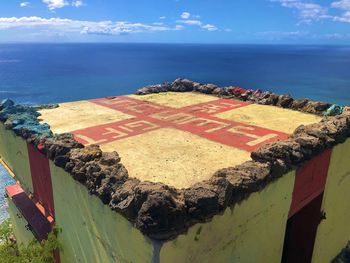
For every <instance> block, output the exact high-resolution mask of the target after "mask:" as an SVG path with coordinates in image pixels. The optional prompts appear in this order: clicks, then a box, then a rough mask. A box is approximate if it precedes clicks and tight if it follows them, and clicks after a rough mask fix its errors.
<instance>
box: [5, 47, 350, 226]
mask: <svg viewBox="0 0 350 263" xmlns="http://www.w3.org/2000/svg"><path fill="white" fill-rule="evenodd" d="M179 77H181V78H188V79H191V80H195V81H198V82H203V83H215V84H218V85H221V86H226V85H238V86H241V87H244V88H251V89H257V88H260V89H262V90H271V91H274V92H277V93H283V94H284V93H289V94H291V95H292V96H294V97H296V98H304V97H308V98H312V99H314V100H324V101H328V102H332V103H337V104H342V105H345V104H349V105H350V92H349V91H350V46H288V45H281V46H278V45H200V44H0V100H2V99H4V98H11V99H13V100H15V101H16V102H19V103H29V104H40V103H58V102H64V101H75V100H83V99H91V98H96V97H104V96H110V95H123V94H130V93H133V92H134V91H135V90H136V89H137V88H140V87H143V86H145V85H148V84H157V83H161V82H165V81H172V80H174V79H176V78H179ZM12 182H13V181H12V179H11V178H10V177H9V176H8V175H7V174H6V172H5V171H4V170H3V169H0V221H1V220H3V218H5V217H6V216H7V214H6V209H5V208H6V204H5V202H4V199H3V187H4V185H7V184H9V183H12Z"/></svg>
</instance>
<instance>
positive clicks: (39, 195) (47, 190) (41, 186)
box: [27, 143, 61, 263]
mask: <svg viewBox="0 0 350 263" xmlns="http://www.w3.org/2000/svg"><path fill="white" fill-rule="evenodd" d="M27 149H28V156H29V164H30V173H31V178H32V185H33V192H34V193H33V195H34V199H35V201H36V202H38V203H40V205H41V207H42V208H44V209H40V210H39V209H38V210H39V211H40V214H41V215H42V213H43V214H44V215H45V216H46V220H47V221H48V222H49V224H50V231H51V230H52V227H53V226H54V224H55V222H54V219H55V206H54V199H53V188H52V180H51V171H50V164H49V159H48V158H47V157H46V156H45V155H43V154H42V153H41V152H39V151H38V150H37V149H36V148H35V147H34V146H32V145H31V144H30V143H27ZM51 217H52V218H51ZM47 218H50V220H48V219H47ZM52 219H53V220H52ZM50 231H49V232H50ZM44 239H47V235H46V238H44ZM53 257H54V261H55V263H60V262H61V260H60V253H59V250H54V251H53Z"/></svg>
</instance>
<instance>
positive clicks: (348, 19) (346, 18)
mask: <svg viewBox="0 0 350 263" xmlns="http://www.w3.org/2000/svg"><path fill="white" fill-rule="evenodd" d="M333 20H334V21H337V22H344V23H350V11H347V12H345V13H344V14H342V15H341V16H334V18H333Z"/></svg>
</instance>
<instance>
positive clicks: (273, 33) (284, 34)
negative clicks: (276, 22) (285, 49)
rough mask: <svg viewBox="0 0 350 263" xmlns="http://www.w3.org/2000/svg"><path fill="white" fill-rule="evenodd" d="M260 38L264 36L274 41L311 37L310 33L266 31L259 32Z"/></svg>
mask: <svg viewBox="0 0 350 263" xmlns="http://www.w3.org/2000/svg"><path fill="white" fill-rule="evenodd" d="M257 35H258V36H264V37H269V38H274V39H280V38H299V37H303V36H307V35H309V32H306V31H264V32H258V33H257Z"/></svg>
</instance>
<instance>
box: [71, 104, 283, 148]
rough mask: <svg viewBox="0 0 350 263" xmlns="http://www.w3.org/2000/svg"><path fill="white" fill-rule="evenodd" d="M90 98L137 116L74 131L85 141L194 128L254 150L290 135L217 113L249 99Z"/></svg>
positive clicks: (204, 133) (110, 139) (208, 136)
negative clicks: (164, 101)
mask: <svg viewBox="0 0 350 263" xmlns="http://www.w3.org/2000/svg"><path fill="white" fill-rule="evenodd" d="M91 102H93V103H96V104H98V105H101V106H104V107H108V108H111V109H115V110H118V111H121V112H123V113H126V114H129V115H133V116H135V117H134V118H131V119H127V120H123V121H117V122H114V123H108V124H103V125H98V126H95V127H89V128H85V129H81V130H77V131H73V134H74V135H75V137H76V139H77V140H78V141H80V142H81V143H83V144H104V143H108V142H112V141H116V140H120V139H124V138H127V137H130V136H135V135H138V134H142V133H145V132H148V131H152V130H156V129H159V128H165V127H171V128H175V129H179V130H182V131H187V132H191V133H193V134H196V135H199V136H201V137H203V138H206V139H209V140H212V141H215V142H218V143H222V144H225V145H228V146H232V147H235V148H239V149H242V150H245V151H253V150H255V149H257V148H258V147H259V146H261V145H262V144H264V143H268V142H272V141H275V140H277V139H286V138H287V136H288V135H287V134H285V133H283V132H279V131H273V130H270V129H266V128H262V127H257V126H253V125H247V124H243V123H239V122H234V121H230V120H225V119H220V118H218V117H215V116H214V115H215V114H218V113H221V112H225V111H229V110H232V109H237V108H240V107H244V106H247V105H249V103H247V102H241V101H233V100H227V99H217V100H214V101H210V102H205V103H199V104H196V105H191V106H187V107H183V108H180V109H174V108H170V107H167V106H162V105H158V104H154V103H150V102H145V101H140V100H137V99H133V98H129V97H113V98H103V99H97V100H92V101H91Z"/></svg>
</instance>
